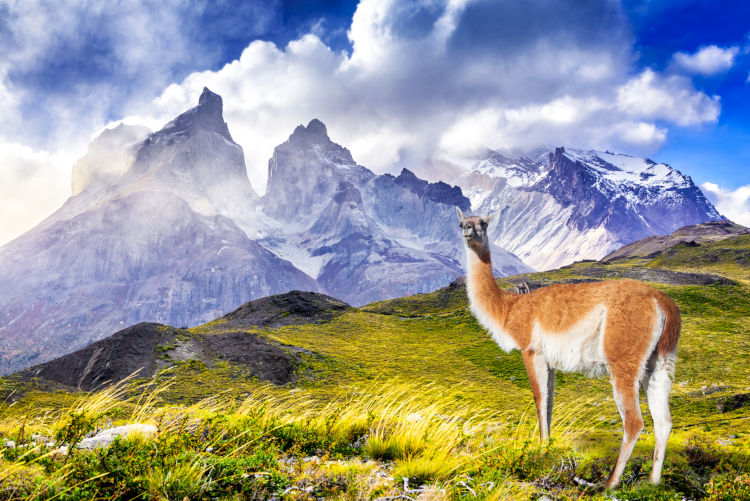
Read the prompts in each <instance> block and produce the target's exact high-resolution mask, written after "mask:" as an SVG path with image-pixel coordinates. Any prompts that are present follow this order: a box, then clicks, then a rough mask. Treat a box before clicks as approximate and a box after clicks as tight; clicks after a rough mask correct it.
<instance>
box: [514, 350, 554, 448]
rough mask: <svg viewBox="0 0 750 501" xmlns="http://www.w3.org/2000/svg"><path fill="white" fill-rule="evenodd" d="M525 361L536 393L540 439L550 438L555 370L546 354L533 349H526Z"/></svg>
mask: <svg viewBox="0 0 750 501" xmlns="http://www.w3.org/2000/svg"><path fill="white" fill-rule="evenodd" d="M522 354H523V363H524V365H525V366H526V373H527V374H528V375H529V382H530V383H531V391H532V393H533V394H534V404H535V405H536V414H537V418H539V439H540V440H541V441H542V442H545V441H547V440H549V436H550V429H551V426H552V398H553V395H554V392H555V370H554V369H551V368H549V366H548V365H547V361H546V360H545V358H544V356H542V355H540V354H539V353H536V352H534V351H533V350H525V351H523V352H522Z"/></svg>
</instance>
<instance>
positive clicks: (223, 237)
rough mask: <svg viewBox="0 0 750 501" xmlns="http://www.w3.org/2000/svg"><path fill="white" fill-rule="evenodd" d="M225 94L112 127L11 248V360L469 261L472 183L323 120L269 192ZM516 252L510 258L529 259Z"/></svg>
mask: <svg viewBox="0 0 750 501" xmlns="http://www.w3.org/2000/svg"><path fill="white" fill-rule="evenodd" d="M222 108H223V103H222V99H221V97H219V96H218V95H216V94H214V93H212V92H211V91H209V90H208V89H204V92H203V94H202V95H201V96H200V99H199V102H198V106H196V107H195V108H192V109H190V110H188V111H186V112H185V113H183V114H181V115H179V116H178V117H177V118H175V119H174V120H173V121H171V122H170V123H168V124H167V125H165V126H164V128H162V129H161V130H160V131H158V132H155V133H149V132H148V131H147V130H144V129H142V128H137V127H130V126H124V125H123V126H119V127H117V128H115V129H112V130H107V131H105V132H104V133H102V135H101V136H100V137H99V138H97V139H96V140H94V141H93V143H92V144H91V147H90V148H89V151H88V153H87V155H86V156H84V157H83V158H81V159H80V160H79V161H78V162H77V163H76V165H75V166H74V175H73V196H72V197H71V198H69V199H68V200H67V201H66V203H65V204H64V205H63V206H62V207H61V208H60V209H59V210H58V211H56V212H55V213H54V214H53V215H51V216H50V217H49V218H47V219H46V220H45V221H43V222H42V223H40V224H39V225H38V226H36V227H35V228H33V229H32V230H30V231H29V232H27V233H26V234H24V235H22V236H21V237H19V238H17V239H15V240H14V241H12V242H10V243H8V244H6V245H5V246H3V247H2V248H0V375H2V374H7V373H9V372H12V371H13V370H17V369H20V368H23V367H24V366H29V365H32V364H36V363H41V362H44V361H46V360H49V359H50V358H53V357H55V356H59V355H61V354H64V353H67V352H71V351H74V350H76V349H78V348H81V347H83V346H85V345H87V344H89V343H91V342H93V341H96V340H98V339H101V338H103V337H105V336H107V335H109V334H111V333H112V332H115V331H117V330H120V329H122V328H124V327H127V326H128V325H132V324H135V323H138V322H142V321H151V322H161V323H165V324H170V325H179V326H183V325H185V326H192V325H196V324H199V323H202V322H205V321H208V320H211V319H213V318H216V317H217V316H220V315H222V314H224V313H226V312H228V311H231V310H233V309H234V308H236V307H237V306H238V305H240V304H242V303H244V302H246V301H249V300H252V299H255V298H258V297H262V296H267V295H270V294H278V293H283V292H286V291H289V290H292V289H301V290H308V291H322V292H328V293H329V294H332V295H334V296H337V297H340V298H341V299H343V300H345V301H347V302H350V303H353V304H356V305H360V304H364V303H366V302H369V301H373V300H377V299H384V298H388V297H396V296H402V295H407V294H412V293H416V292H425V291H430V290H433V289H436V288H438V287H441V286H444V285H447V284H448V283H450V281H452V280H453V279H454V278H455V277H456V276H457V275H460V274H462V273H463V271H462V266H461V263H460V259H461V256H462V251H460V245H461V241H460V240H461V239H460V235H459V232H458V228H457V223H456V221H455V209H454V208H455V206H456V205H459V206H461V207H463V208H468V205H469V201H468V199H466V198H465V197H463V195H462V194H461V190H460V189H459V188H455V187H450V186H448V185H445V184H443V183H433V184H430V183H426V182H425V181H422V180H420V179H418V178H416V177H415V176H413V175H412V174H411V173H409V172H408V171H404V172H403V173H402V174H401V176H399V177H397V178H396V177H393V176H388V175H385V176H376V175H375V174H374V173H372V172H371V171H369V170H368V169H366V168H365V167H362V166H359V165H357V164H356V163H355V162H354V160H353V159H352V157H351V154H350V153H349V152H348V150H346V149H345V148H343V147H341V146H339V145H337V144H335V143H333V142H332V141H331V140H330V139H329V138H328V135H327V131H326V127H325V125H323V124H322V123H321V122H319V121H317V120H313V121H312V122H310V124H309V125H308V126H307V127H304V126H300V127H298V128H297V129H296V130H295V131H294V132H293V134H292V135H291V136H290V137H289V140H288V141H287V142H285V143H284V144H282V145H280V146H279V147H277V148H276V150H275V151H274V155H273V157H272V158H271V160H270V161H269V173H270V175H269V184H268V189H267V192H266V195H265V196H264V197H263V198H261V197H259V196H258V195H257V194H256V193H255V192H254V191H253V189H252V187H251V185H250V182H249V180H248V178H247V173H246V168H245V161H244V154H243V151H242V148H241V147H240V146H239V145H238V144H237V143H235V142H234V140H233V139H232V136H231V134H230V132H229V128H228V127H227V124H226V123H225V122H224V119H223V116H222ZM502 255H503V254H502V253H501V251H498V256H502ZM504 255H505V257H506V259H505V260H504V261H503V259H502V258H501V259H500V260H499V263H500V264H501V266H500V267H499V270H500V271H504V272H505V273H506V274H508V273H517V272H522V271H527V270H529V268H528V267H527V266H525V265H524V264H523V263H522V262H521V261H520V260H518V259H517V258H515V257H514V256H512V255H509V254H507V253H505V254H504Z"/></svg>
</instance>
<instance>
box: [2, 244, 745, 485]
mask: <svg viewBox="0 0 750 501" xmlns="http://www.w3.org/2000/svg"><path fill="white" fill-rule="evenodd" d="M622 276H636V278H639V277H640V278H646V279H651V280H658V281H656V282H651V285H652V286H654V287H655V288H657V289H659V290H662V291H664V292H666V293H667V294H669V295H670V296H672V297H673V298H674V299H675V300H676V301H677V303H678V305H679V306H680V309H681V311H682V315H683V329H682V335H681V338H680V343H679V351H678V353H679V358H678V362H677V369H676V374H675V382H674V386H673V395H672V400H671V402H672V413H673V420H674V431H673V434H672V436H671V438H670V442H669V447H668V449H667V463H666V465H665V469H664V483H663V485H661V486H659V487H651V486H649V485H648V484H647V483H646V482H645V479H646V478H647V476H648V472H649V469H650V456H651V451H652V447H653V437H652V435H651V433H650V431H651V429H650V426H651V422H650V416H649V414H648V410H647V408H646V405H645V397H643V396H642V399H641V400H642V407H643V414H644V419H645V421H646V430H645V432H644V434H643V435H642V436H641V439H640V440H639V442H638V445H637V447H636V451H635V453H634V455H633V458H632V459H631V462H630V464H629V466H628V470H627V471H626V474H625V476H624V482H623V485H622V486H621V487H620V488H618V489H617V490H615V491H614V492H604V491H602V490H601V489H600V488H598V487H591V486H590V485H589V483H597V482H601V481H603V480H604V479H605V478H606V475H607V474H608V473H609V469H610V468H611V466H612V464H613V462H614V458H615V455H616V453H617V448H618V447H619V441H620V438H621V423H620V419H619V416H618V414H617V410H616V408H615V404H614V402H613V400H612V394H611V387H610V384H609V381H608V380H607V379H606V378H604V379H595V380H592V379H588V378H585V377H583V376H579V375H575V374H560V373H558V374H557V386H556V397H555V415H554V418H553V430H552V434H553V437H554V441H553V443H552V445H550V446H544V447H539V446H538V444H537V440H536V435H535V426H536V422H535V421H536V418H535V411H534V409H533V404H532V397H531V390H530V388H529V383H528V380H527V377H526V373H525V370H524V367H523V363H522V362H521V355H520V353H518V352H514V353H510V354H506V353H504V352H502V351H501V350H500V349H499V348H498V347H497V346H496V345H495V344H494V343H493V342H492V341H491V340H490V338H489V336H488V335H487V334H486V333H485V332H484V331H483V330H482V329H481V328H480V327H479V326H478V324H477V323H476V321H475V320H474V319H473V317H472V316H471V314H470V312H469V310H468V307H467V301H466V293H465V288H464V287H462V286H458V285H456V286H452V287H448V288H445V289H441V290H439V291H436V292H433V293H430V294H421V295H417V296H411V297H407V298H401V299H394V300H388V301H381V302H378V303H373V304H370V305H367V306H365V307H362V308H359V309H356V308H341V309H340V310H339V311H337V312H336V314H335V315H330V316H323V317H318V318H316V319H315V320H314V322H312V323H305V322H301V323H300V322H291V325H281V324H283V323H284V322H279V321H275V322H270V323H266V325H265V326H253V327H250V326H247V325H245V326H240V327H238V324H237V322H236V321H233V320H232V319H231V318H227V317H224V318H222V319H218V320H216V321H213V322H210V323H208V324H205V325H202V326H199V327H195V328H193V329H188V330H180V334H179V335H178V336H175V337H173V338H170V340H169V342H168V343H166V344H163V345H160V346H159V347H158V349H157V352H158V355H157V358H158V360H159V364H158V368H159V369H158V371H157V372H156V375H155V376H154V377H150V378H146V379H137V375H136V376H135V377H134V378H131V379H127V380H125V381H123V382H121V383H120V384H119V385H118V386H116V387H114V388H111V389H109V390H105V391H100V392H93V393H87V392H82V391H80V390H75V389H73V388H69V387H66V386H63V385H59V384H55V383H51V382H49V381H45V380H42V379H33V378H28V377H26V378H18V377H9V378H6V379H4V380H0V395H3V394H4V395H5V398H4V401H5V403H4V404H2V405H0V445H1V444H2V441H5V440H13V441H14V442H15V447H6V448H4V450H3V451H2V454H1V455H0V458H2V459H0V485H1V486H2V487H0V499H13V498H41V499H46V498H52V497H55V496H57V498H58V499H105V498H107V499H110V498H111V499H118V498H121V499H131V498H133V497H137V495H139V493H147V494H145V495H143V498H144V499H145V498H164V499H172V498H174V499H177V498H179V499H183V498H185V497H187V498H188V499H211V498H224V497H228V498H232V497H233V496H234V497H237V498H243V497H259V498H263V497H274V496H276V497H281V498H285V499H286V498H289V499H313V498H318V497H327V498H328V497H334V498H344V499H370V498H378V497H385V498H389V499H396V497H397V496H406V497H408V498H412V499H416V498H417V497H420V496H421V497H422V498H424V499H444V498H446V499H463V498H466V499H475V497H476V498H482V499H485V498H492V499H506V498H507V499H528V498H539V497H541V496H544V495H546V496H548V497H550V498H552V499H579V498H581V497H582V496H583V497H585V496H593V497H598V498H601V499H611V498H610V497H609V496H615V497H616V498H617V499H683V498H690V499H703V498H706V499H741V498H743V497H744V498H750V475H749V474H748V470H749V469H750V462H748V460H749V459H750V335H748V332H750V235H741V236H738V237H733V238H729V239H726V240H722V241H718V242H709V243H705V244H702V245H698V246H692V245H687V244H678V245H676V246H674V247H672V248H670V249H667V250H666V251H664V252H662V253H660V254H658V255H656V256H651V257H647V258H644V257H638V258H626V259H619V260H614V261H612V262H609V263H606V264H605V263H601V262H581V263H576V264H575V265H571V266H568V267H565V268H562V269H560V270H556V271H552V272H544V273H535V274H530V275H527V276H523V277H511V278H510V279H506V280H500V281H499V283H500V285H501V286H502V287H511V286H512V285H513V283H517V282H518V281H520V280H522V279H525V280H527V281H528V282H529V283H530V284H531V285H532V287H536V286H543V285H545V284H549V283H554V282H558V281H571V280H590V279H616V278H617V277H622ZM699 284H700V285H699ZM284 315H285V313H284V312H281V313H279V315H278V316H277V320H278V319H279V318H281V319H283V318H284ZM237 332H246V333H248V334H247V335H248V336H254V337H257V338H258V339H262V340H265V341H267V342H268V343H270V344H271V345H273V346H275V347H281V348H282V349H284V350H286V351H287V352H288V353H289V354H291V355H293V358H292V359H293V360H294V363H295V364H296V375H295V377H294V378H292V380H291V381H290V382H287V383H285V384H276V385H274V384H270V383H268V382H264V381H262V380H259V379H258V375H259V374H260V373H259V372H258V368H257V367H255V366H252V367H251V366H248V365H246V364H244V365H243V364H242V363H239V362H238V361H237V359H236V357H234V358H233V357H232V356H228V355H226V354H222V353H224V352H221V353H218V352H217V353H213V352H212V353H213V354H211V355H210V356H209V355H206V354H205V353H204V352H201V353H200V354H196V353H197V352H196V351H195V349H194V347H195V346H196V343H197V341H196V340H197V339H200V340H201V342H202V343H203V344H204V345H205V344H206V342H205V339H206V337H207V336H214V335H215V336H227V335H228V334H230V333H237ZM233 335H236V334H233ZM201 346H203V345H201ZM191 353H192V354H196V355H195V356H192V355H191ZM198 355H200V356H198ZM126 422H148V423H153V424H156V425H157V426H158V427H159V430H160V431H159V434H158V435H157V437H156V438H155V439H146V438H143V437H131V438H129V439H126V440H122V441H118V442H116V444H115V445H114V446H112V447H110V448H109V449H100V450H96V451H85V450H77V449H75V448H71V449H70V451H71V452H69V453H68V454H67V455H62V454H60V453H59V452H58V451H57V445H55V446H48V445H45V444H46V442H47V441H50V442H51V441H53V439H54V438H55V437H56V441H57V442H58V443H62V442H65V443H68V444H72V445H74V444H75V443H76V442H77V441H78V440H80V439H81V438H82V437H84V436H86V435H87V434H90V433H91V432H92V431H93V430H94V429H95V428H102V427H105V426H108V425H110V424H121V423H126ZM35 435H43V436H44V437H45V439H49V440H38V439H37V440H36V442H35V441H34V436H35ZM37 438H38V437H37ZM21 445H24V447H21ZM423 485H424V486H425V487H422V486H423ZM406 497H403V498H402V499H406Z"/></svg>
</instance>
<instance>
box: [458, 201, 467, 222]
mask: <svg viewBox="0 0 750 501" xmlns="http://www.w3.org/2000/svg"><path fill="white" fill-rule="evenodd" d="M456 213H457V214H458V220H459V221H461V222H462V223H463V222H464V219H466V216H464V213H463V212H461V209H459V208H458V205H457V206H456Z"/></svg>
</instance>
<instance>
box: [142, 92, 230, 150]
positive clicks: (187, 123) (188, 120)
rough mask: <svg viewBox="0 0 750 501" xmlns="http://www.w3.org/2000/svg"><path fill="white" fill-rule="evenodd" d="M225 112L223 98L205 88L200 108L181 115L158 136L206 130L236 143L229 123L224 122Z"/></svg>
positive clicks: (199, 100) (197, 107) (201, 96)
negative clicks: (228, 125)
mask: <svg viewBox="0 0 750 501" xmlns="http://www.w3.org/2000/svg"><path fill="white" fill-rule="evenodd" d="M223 112H224V102H223V100H222V99H221V96H220V95H218V94H216V93H215V92H211V90H210V89H209V88H208V87H203V92H202V93H201V95H200V98H199V99H198V106H196V107H195V108H191V109H189V110H188V111H186V112H185V113H183V114H181V115H180V116H178V117H177V118H175V119H174V120H172V121H171V122H169V123H168V124H167V125H165V126H164V128H163V129H162V130H160V131H159V132H157V133H156V134H158V135H168V134H170V135H171V134H177V133H180V132H187V133H193V132H195V131H197V130H204V131H207V132H216V133H218V134H221V135H222V136H224V137H225V138H227V139H228V140H230V141H234V140H233V139H232V135H231V134H230V133H229V127H227V123H226V122H225V121H224V115H223Z"/></svg>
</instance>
